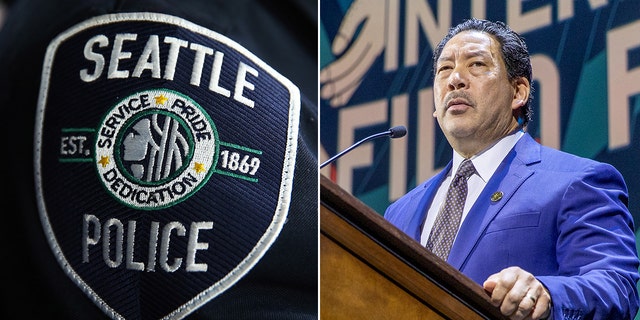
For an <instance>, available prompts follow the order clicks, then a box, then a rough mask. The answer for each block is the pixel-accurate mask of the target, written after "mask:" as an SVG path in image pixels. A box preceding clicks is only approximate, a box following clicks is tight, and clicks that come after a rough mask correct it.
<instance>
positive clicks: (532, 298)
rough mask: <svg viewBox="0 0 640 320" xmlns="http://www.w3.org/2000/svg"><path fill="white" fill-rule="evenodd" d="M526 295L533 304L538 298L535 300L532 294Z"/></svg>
mask: <svg viewBox="0 0 640 320" xmlns="http://www.w3.org/2000/svg"><path fill="white" fill-rule="evenodd" d="M527 297H529V299H531V301H533V304H536V301H538V300H536V298H535V297H534V296H532V295H530V294H528V295H527Z"/></svg>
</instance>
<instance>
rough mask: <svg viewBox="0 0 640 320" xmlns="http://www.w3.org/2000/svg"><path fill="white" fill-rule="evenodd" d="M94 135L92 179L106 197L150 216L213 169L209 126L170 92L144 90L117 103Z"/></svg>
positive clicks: (214, 147)
mask: <svg viewBox="0 0 640 320" xmlns="http://www.w3.org/2000/svg"><path fill="white" fill-rule="evenodd" d="M97 132H98V135H97V139H96V146H95V147H96V148H95V150H96V152H95V164H96V168H97V170H98V175H99V176H100V179H101V181H102V183H103V185H104V187H105V189H106V190H107V191H108V192H109V193H110V194H111V195H113V196H114V197H115V198H116V199H118V200H119V201H120V202H122V203H124V204H125V205H127V206H129V207H132V208H136V209H144V210H155V209H161V208H166V207H170V206H172V205H175V204H177V203H179V202H181V201H183V200H185V199H186V198H188V197H189V196H191V195H192V194H193V193H194V192H196V191H197V190H198V189H199V188H200V187H202V186H203V185H204V184H205V183H206V182H207V180H208V179H209V177H210V176H211V174H212V173H213V169H214V168H215V165H216V164H215V161H216V159H217V153H218V143H217V140H218V139H217V136H218V134H217V131H216V128H215V125H214V123H213V121H211V118H210V117H209V115H208V114H207V113H206V112H205V111H204V110H203V109H202V107H200V105H198V103H196V102H195V101H193V100H192V99H191V98H189V97H188V96H186V95H183V94H181V93H178V92H176V91H172V90H167V89H153V90H145V91H141V92H138V93H135V94H132V95H130V96H128V97H126V98H124V99H122V100H120V101H119V102H118V103H117V104H115V105H114V106H113V107H112V108H111V110H109V112H108V113H107V114H106V115H105V116H104V118H103V120H102V123H101V124H100V126H99V127H98V130H97Z"/></svg>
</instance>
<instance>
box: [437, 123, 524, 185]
mask: <svg viewBox="0 0 640 320" xmlns="http://www.w3.org/2000/svg"><path fill="white" fill-rule="evenodd" d="M523 135H524V132H523V131H522V130H518V131H516V132H514V133H512V134H510V135H508V136H506V137H504V138H502V139H500V140H498V142H496V143H495V144H494V145H493V146H491V147H489V148H487V149H485V150H484V151H482V152H480V153H479V154H477V155H475V156H473V157H471V159H470V160H471V162H473V166H474V167H475V168H476V174H477V175H478V176H480V178H481V179H482V180H483V181H484V182H485V183H486V182H487V181H489V179H490V178H491V176H492V175H493V173H494V172H495V171H496V170H497V169H498V166H499V165H500V162H502V160H503V159H504V157H506V156H507V154H508V153H509V151H511V149H512V148H513V146H515V145H516V143H517V142H518V140H520V138H522V136H523ZM464 159H465V158H464V157H462V156H461V155H460V154H459V153H457V152H456V151H455V150H454V151H453V166H452V167H451V171H450V172H449V175H451V174H452V173H454V172H457V171H458V167H460V164H461V163H462V161H463V160H464Z"/></svg>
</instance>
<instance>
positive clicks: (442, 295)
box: [320, 175, 506, 320]
mask: <svg viewBox="0 0 640 320" xmlns="http://www.w3.org/2000/svg"><path fill="white" fill-rule="evenodd" d="M320 187H321V188H320V203H321V204H320V318H321V319H328V320H333V319H367V320H373V319H410V320H412V319H463V320H469V319H506V318H505V317H503V316H502V315H501V314H500V311H499V310H498V309H497V308H495V307H494V306H493V305H491V303H490V302H489V299H488V295H487V294H486V293H485V292H484V290H483V289H482V287H481V286H479V285H478V284H477V283H475V282H473V281H472V280H470V279H469V278H467V277H466V276H465V275H463V274H462V273H460V272H459V271H458V270H456V269H455V268H453V267H452V266H450V265H449V264H447V263H445V262H444V261H442V260H441V259H439V258H438V257H436V256H435V255H433V254H432V253H431V252H429V251H428V250H426V249H425V248H424V247H422V246H421V245H420V244H419V243H418V242H416V241H415V240H413V239H411V238H410V237H409V236H407V235H406V234H404V233H403V232H402V231H400V230H398V229H397V228H396V227H395V226H393V225H391V224H390V223H389V222H388V221H386V220H385V219H384V217H382V216H381V215H380V214H378V213H376V212H375V211H374V210H373V209H371V208H370V207H368V206H367V205H365V204H364V203H362V202H361V201H360V200H358V199H356V198H355V197H353V196H352V195H350V194H348V193H347V192H346V191H344V189H342V188H341V187H340V186H338V185H336V184H335V183H333V182H332V181H331V180H329V179H328V178H326V177H325V176H322V175H321V183H320Z"/></svg>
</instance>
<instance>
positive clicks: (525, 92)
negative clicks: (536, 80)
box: [511, 77, 531, 110]
mask: <svg viewBox="0 0 640 320" xmlns="http://www.w3.org/2000/svg"><path fill="white" fill-rule="evenodd" d="M513 88H514V94H513V101H512V102H511V109H513V110H516V109H518V108H520V107H522V106H524V105H525V104H527V101H529V94H530V93H531V84H530V83H529V80H527V78H525V77H519V78H516V79H515V80H513Z"/></svg>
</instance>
